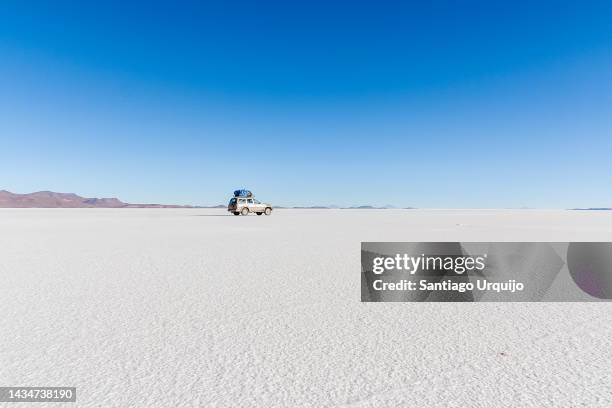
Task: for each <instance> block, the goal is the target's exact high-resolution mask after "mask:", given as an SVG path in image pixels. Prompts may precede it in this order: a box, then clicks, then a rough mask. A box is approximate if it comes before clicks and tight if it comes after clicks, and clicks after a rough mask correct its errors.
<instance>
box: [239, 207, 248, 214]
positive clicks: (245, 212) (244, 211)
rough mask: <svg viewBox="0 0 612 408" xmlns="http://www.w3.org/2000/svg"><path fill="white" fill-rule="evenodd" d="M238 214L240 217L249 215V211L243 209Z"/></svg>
mask: <svg viewBox="0 0 612 408" xmlns="http://www.w3.org/2000/svg"><path fill="white" fill-rule="evenodd" d="M240 213H241V214H242V215H249V209H248V208H246V207H244V208H243V209H242V211H241V212H240Z"/></svg>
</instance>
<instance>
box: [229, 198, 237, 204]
mask: <svg viewBox="0 0 612 408" xmlns="http://www.w3.org/2000/svg"><path fill="white" fill-rule="evenodd" d="M229 203H230V205H232V204H236V198H235V197H232V199H230V202H229Z"/></svg>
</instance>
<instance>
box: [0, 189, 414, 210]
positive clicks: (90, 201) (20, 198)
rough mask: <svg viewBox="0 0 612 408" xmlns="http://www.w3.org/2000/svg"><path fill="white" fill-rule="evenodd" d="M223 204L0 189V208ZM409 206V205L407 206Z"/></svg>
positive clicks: (164, 206) (163, 206) (316, 207)
mask: <svg viewBox="0 0 612 408" xmlns="http://www.w3.org/2000/svg"><path fill="white" fill-rule="evenodd" d="M226 207H227V206H226V205H225V204H219V205H214V206H208V207H201V206H191V205H174V204H170V205H168V204H130V203H124V202H123V201H121V200H119V199H118V198H87V197H81V196H80V195H77V194H74V193H56V192H53V191H37V192H35V193H29V194H16V193H11V192H10V191H6V190H0V208H226ZM274 208H293V209H359V210H364V209H388V208H396V207H393V206H391V205H386V206H384V207H373V206H371V205H361V206H358V207H340V206H337V205H330V206H309V207H281V206H275V207H274ZM408 208H411V207H408Z"/></svg>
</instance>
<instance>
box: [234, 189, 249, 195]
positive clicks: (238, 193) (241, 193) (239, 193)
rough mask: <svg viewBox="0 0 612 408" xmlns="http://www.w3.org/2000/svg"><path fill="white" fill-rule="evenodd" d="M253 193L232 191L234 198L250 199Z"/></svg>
mask: <svg viewBox="0 0 612 408" xmlns="http://www.w3.org/2000/svg"><path fill="white" fill-rule="evenodd" d="M252 196H253V193H251V192H250V191H249V190H244V189H242V190H236V191H234V197H252Z"/></svg>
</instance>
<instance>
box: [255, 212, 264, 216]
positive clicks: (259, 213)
mask: <svg viewBox="0 0 612 408" xmlns="http://www.w3.org/2000/svg"><path fill="white" fill-rule="evenodd" d="M255 214H257V215H261V214H263V213H262V212H258V213H255Z"/></svg>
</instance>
